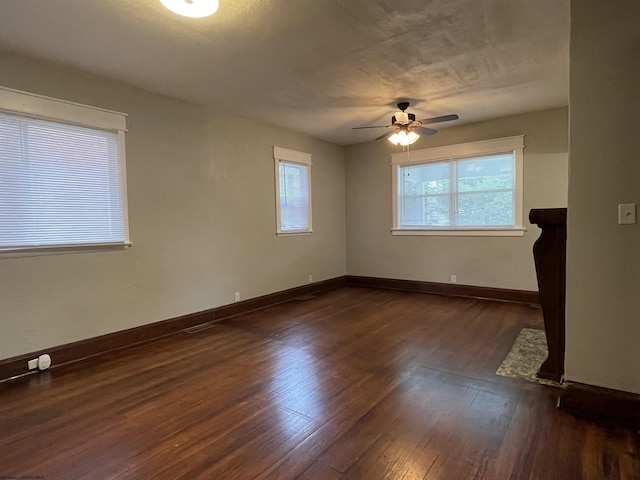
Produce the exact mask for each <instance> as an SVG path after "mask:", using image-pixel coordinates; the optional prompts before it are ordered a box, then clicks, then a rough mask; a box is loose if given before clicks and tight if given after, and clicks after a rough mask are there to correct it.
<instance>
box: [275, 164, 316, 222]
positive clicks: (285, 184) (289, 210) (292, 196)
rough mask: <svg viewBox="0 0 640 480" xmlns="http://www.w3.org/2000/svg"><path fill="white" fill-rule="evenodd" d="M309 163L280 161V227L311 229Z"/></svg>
mask: <svg viewBox="0 0 640 480" xmlns="http://www.w3.org/2000/svg"><path fill="white" fill-rule="evenodd" d="M308 168H309V167H308V166H307V165H300V164H297V163H290V162H285V161H284V160H281V161H280V229H281V230H282V231H283V232H286V231H291V230H308V229H309V215H308V212H309V183H308V181H307V178H308V174H307V169H308Z"/></svg>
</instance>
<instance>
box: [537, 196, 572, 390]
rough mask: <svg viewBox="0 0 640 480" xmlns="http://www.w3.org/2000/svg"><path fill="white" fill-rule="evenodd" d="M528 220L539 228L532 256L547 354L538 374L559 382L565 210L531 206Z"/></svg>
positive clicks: (561, 367)
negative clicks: (538, 235) (547, 349)
mask: <svg viewBox="0 0 640 480" xmlns="http://www.w3.org/2000/svg"><path fill="white" fill-rule="evenodd" d="M529 221H530V222H531V223H533V224H536V225H538V227H540V228H541V229H542V233H541V234H540V238H538V240H536V243H534V245H533V258H534V260H535V263H536V275H537V276H538V291H539V292H540V304H541V305H542V315H543V317H544V330H545V332H546V335H547V347H548V348H549V356H548V357H547V359H546V360H545V361H544V362H543V364H542V365H541V366H540V369H539V370H538V377H539V378H545V379H547V380H553V381H556V382H561V381H562V377H563V375H564V341H565V298H566V283H567V272H566V269H567V260H566V259H567V256H566V252H567V209H566V208H540V209H534V210H531V211H530V212H529Z"/></svg>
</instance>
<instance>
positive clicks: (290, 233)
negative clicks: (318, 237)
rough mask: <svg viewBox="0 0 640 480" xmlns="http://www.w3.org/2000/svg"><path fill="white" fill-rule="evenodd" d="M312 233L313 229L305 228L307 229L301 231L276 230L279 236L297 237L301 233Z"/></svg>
mask: <svg viewBox="0 0 640 480" xmlns="http://www.w3.org/2000/svg"><path fill="white" fill-rule="evenodd" d="M312 233H313V230H305V231H299V232H276V235H277V236H278V237H296V236H300V235H311V234H312Z"/></svg>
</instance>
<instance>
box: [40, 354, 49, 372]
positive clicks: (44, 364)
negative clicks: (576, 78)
mask: <svg viewBox="0 0 640 480" xmlns="http://www.w3.org/2000/svg"><path fill="white" fill-rule="evenodd" d="M50 366H51V357H50V356H49V355H47V354H46V353H45V354H44V355H40V356H39V357H38V369H39V370H46V369H47V368H49V367H50Z"/></svg>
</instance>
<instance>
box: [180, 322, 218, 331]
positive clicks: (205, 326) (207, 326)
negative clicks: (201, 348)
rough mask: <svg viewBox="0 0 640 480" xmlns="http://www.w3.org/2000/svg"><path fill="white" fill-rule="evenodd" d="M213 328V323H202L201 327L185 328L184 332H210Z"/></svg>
mask: <svg viewBox="0 0 640 480" xmlns="http://www.w3.org/2000/svg"><path fill="white" fill-rule="evenodd" d="M211 327H213V323H201V324H200V325H196V326H195V327H191V328H185V329H184V331H185V332H187V333H198V332H202V331H203V330H209V329H210V328H211Z"/></svg>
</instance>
